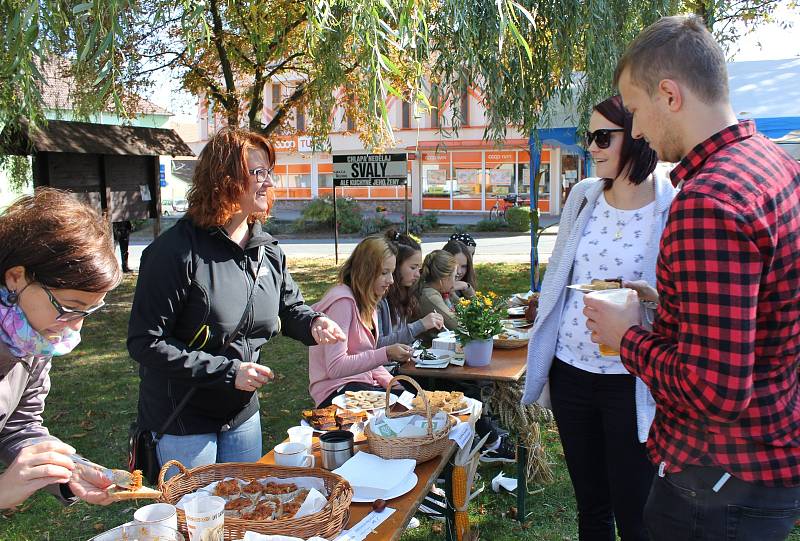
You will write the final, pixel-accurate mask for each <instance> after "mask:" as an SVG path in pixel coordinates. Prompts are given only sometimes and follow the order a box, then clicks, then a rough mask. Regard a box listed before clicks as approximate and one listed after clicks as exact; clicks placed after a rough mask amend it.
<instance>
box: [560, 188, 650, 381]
mask: <svg viewBox="0 0 800 541" xmlns="http://www.w3.org/2000/svg"><path fill="white" fill-rule="evenodd" d="M654 223H655V202H652V203H650V204H649V205H646V206H644V207H642V208H640V209H636V210H620V209H616V208H614V207H612V206H611V205H609V204H608V202H607V201H606V197H605V193H604V194H602V196H601V197H599V198H598V199H597V203H596V204H595V207H594V209H593V211H592V216H591V217H590V218H589V221H588V222H587V224H586V229H585V230H584V231H583V236H582V237H581V240H580V242H579V243H578V251H577V252H576V255H575V262H574V263H573V267H572V281H571V282H570V283H572V284H585V283H587V282H591V281H592V279H600V280H603V279H607V278H622V279H623V280H629V281H632V280H641V279H642V276H643V275H644V271H643V269H642V264H643V263H644V254H645V252H646V247H647V246H648V243H649V239H650V236H651V235H650V231H651V229H652V228H653V226H654ZM583 295H584V294H583V293H581V292H580V291H576V290H574V289H568V290H567V302H566V304H565V306H564V312H563V313H562V315H561V325H560V327H559V332H558V342H557V343H556V357H558V358H559V359H561V360H562V361H564V362H566V363H568V364H570V365H572V366H574V367H576V368H580V369H581V370H586V371H587V372H593V373H595V374H627V373H628V371H627V370H626V369H625V367H624V366H623V365H622V362H620V359H619V357H618V356H616V357H604V356H602V355H600V351H599V349H598V347H597V344H595V343H594V342H592V341H591V339H590V334H591V332H590V331H589V329H587V328H586V316H584V315H583Z"/></svg>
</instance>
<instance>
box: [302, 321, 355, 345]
mask: <svg viewBox="0 0 800 541" xmlns="http://www.w3.org/2000/svg"><path fill="white" fill-rule="evenodd" d="M311 335H312V336H313V337H314V340H316V341H317V344H333V343H335V342H344V341H346V340H347V335H346V334H344V332H343V331H342V329H341V327H339V324H338V323H336V322H335V321H333V320H332V319H328V318H327V317H325V316H320V317H318V318H317V319H315V320H314V321H313V322H312V323H311Z"/></svg>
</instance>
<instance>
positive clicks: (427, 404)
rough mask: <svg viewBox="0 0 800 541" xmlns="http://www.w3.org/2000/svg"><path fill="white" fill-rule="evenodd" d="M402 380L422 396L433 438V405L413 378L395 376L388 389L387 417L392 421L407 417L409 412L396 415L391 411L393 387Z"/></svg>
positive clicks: (429, 429) (429, 432) (429, 433)
mask: <svg viewBox="0 0 800 541" xmlns="http://www.w3.org/2000/svg"><path fill="white" fill-rule="evenodd" d="M400 380H403V381H407V382H409V383H410V384H411V385H413V386H414V388H415V389H416V390H417V396H421V397H422V403H423V404H425V416H426V417H427V418H428V436H430V437H433V418H432V417H433V413H432V411H431V405H430V403H429V402H428V395H427V393H426V392H425V391H423V390H422V387H420V386H419V383H417V382H416V381H414V379H412V378H410V377H408V376H404V375H402V374H400V375H398V376H395V377H393V378H392V381H390V382H389V386H388V387H386V406H385V408H386V416H387V417H388V418H390V419H393V418H395V417H401V416H405V415H407V412H400V413H394V412H392V411H391V407H392V406H391V404H390V402H391V398H392V397H391V395H392V385H394V383H395V382H396V381H400Z"/></svg>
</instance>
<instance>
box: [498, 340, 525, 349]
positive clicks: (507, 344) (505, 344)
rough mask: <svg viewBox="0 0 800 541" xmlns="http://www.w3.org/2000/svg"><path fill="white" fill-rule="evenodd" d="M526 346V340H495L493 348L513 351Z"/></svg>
mask: <svg viewBox="0 0 800 541" xmlns="http://www.w3.org/2000/svg"><path fill="white" fill-rule="evenodd" d="M527 345H528V338H495V339H494V347H496V348H500V349H515V348H521V347H525V346H527Z"/></svg>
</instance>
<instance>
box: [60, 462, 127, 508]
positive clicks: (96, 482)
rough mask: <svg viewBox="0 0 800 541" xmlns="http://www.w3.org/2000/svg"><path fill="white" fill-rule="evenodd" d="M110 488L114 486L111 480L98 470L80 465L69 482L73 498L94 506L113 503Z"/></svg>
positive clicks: (113, 499)
mask: <svg viewBox="0 0 800 541" xmlns="http://www.w3.org/2000/svg"><path fill="white" fill-rule="evenodd" d="M126 473H127V472H126ZM129 475H130V474H129ZM112 487H114V485H112V483H111V480H110V479H109V478H108V477H106V476H105V475H104V474H103V473H102V472H101V471H100V470H97V469H94V468H89V467H84V466H81V465H80V464H78V465H77V467H76V468H75V470H74V471H73V472H72V479H70V481H69V489H70V490H71V491H72V493H73V494H74V495H75V496H77V497H78V498H80V499H81V500H83V501H85V502H88V503H92V504H95V505H108V504H110V503H112V502H113V501H115V498H114V496H113V493H112V490H111V489H112Z"/></svg>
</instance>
